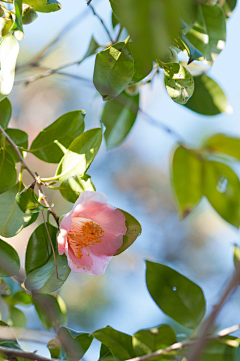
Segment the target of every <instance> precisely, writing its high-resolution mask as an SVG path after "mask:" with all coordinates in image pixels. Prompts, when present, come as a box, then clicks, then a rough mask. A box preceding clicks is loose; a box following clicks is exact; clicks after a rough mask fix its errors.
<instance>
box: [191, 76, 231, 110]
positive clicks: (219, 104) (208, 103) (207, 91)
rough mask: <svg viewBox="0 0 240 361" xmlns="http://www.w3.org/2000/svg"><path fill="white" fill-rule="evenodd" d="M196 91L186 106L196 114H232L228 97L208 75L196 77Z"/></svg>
mask: <svg viewBox="0 0 240 361" xmlns="http://www.w3.org/2000/svg"><path fill="white" fill-rule="evenodd" d="M194 83H195V90H194V93H193V95H192V97H191V98H190V99H189V101H188V102H187V104H185V106H186V107H187V108H188V109H191V110H193V111H194V112H196V113H199V114H203V115H217V114H220V113H223V112H226V113H230V112H231V110H232V108H231V106H230V105H229V103H228V101H227V98H226V95H225V94H224V92H223V91H222V89H221V88H220V86H219V85H218V84H217V83H216V82H215V81H214V80H213V79H211V78H210V77H209V76H207V75H206V74H202V75H199V76H195V77H194Z"/></svg>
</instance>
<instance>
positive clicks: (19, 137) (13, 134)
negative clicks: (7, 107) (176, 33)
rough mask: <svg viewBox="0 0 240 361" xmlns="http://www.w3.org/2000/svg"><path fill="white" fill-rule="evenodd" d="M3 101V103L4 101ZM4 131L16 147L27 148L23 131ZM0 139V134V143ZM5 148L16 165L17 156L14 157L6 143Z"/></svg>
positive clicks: (11, 149)
mask: <svg viewBox="0 0 240 361" xmlns="http://www.w3.org/2000/svg"><path fill="white" fill-rule="evenodd" d="M5 99H6V98H5ZM5 99H4V100H3V101H5ZM3 101H2V102H3ZM2 102H1V103H2ZM1 103H0V104H1ZM5 131H6V133H7V134H8V135H9V137H10V138H11V139H12V141H13V142H14V143H15V144H16V145H17V146H18V147H22V148H24V149H27V148H28V134H27V133H25V132H24V131H23V130H20V129H13V128H8V129H6V130H5ZM1 139H2V135H1V134H0V141H1ZM5 148H6V150H7V151H8V153H9V154H10V155H11V157H12V159H13V160H14V162H16V163H17V162H19V158H18V156H17V155H16V153H15V152H14V150H13V148H12V147H11V145H10V144H9V143H8V142H5ZM20 153H21V154H22V155H23V153H22V151H20Z"/></svg>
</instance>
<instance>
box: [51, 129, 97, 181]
mask: <svg viewBox="0 0 240 361" xmlns="http://www.w3.org/2000/svg"><path fill="white" fill-rule="evenodd" d="M101 142H102V129H101V128H95V129H90V130H88V131H86V132H85V133H83V134H81V135H80V136H79V137H77V138H76V139H75V140H74V141H73V142H72V143H71V144H70V146H69V148H68V150H67V152H66V154H65V155H64V157H63V158H62V161H61V163H60V164H59V166H58V169H57V172H56V176H59V182H63V181H65V180H66V179H68V178H69V177H71V176H74V175H78V176H82V175H84V173H85V172H86V171H87V170H88V168H89V166H90V164H91V163H92V161H93V159H94V158H95V156H96V154H97V152H98V150H99V147H100V145H101Z"/></svg>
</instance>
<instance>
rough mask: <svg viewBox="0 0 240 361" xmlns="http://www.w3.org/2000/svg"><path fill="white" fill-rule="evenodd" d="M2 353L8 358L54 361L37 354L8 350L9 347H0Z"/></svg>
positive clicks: (13, 349)
mask: <svg viewBox="0 0 240 361" xmlns="http://www.w3.org/2000/svg"><path fill="white" fill-rule="evenodd" d="M0 352H1V353H3V354H4V355H6V356H11V357H12V356H15V357H21V358H26V359H28V360H38V361H52V359H49V358H47V357H43V356H40V355H37V354H36V353H35V352H25V351H21V350H18V349H15V348H8V347H3V346H0ZM54 360H55V361H60V360H58V359H54Z"/></svg>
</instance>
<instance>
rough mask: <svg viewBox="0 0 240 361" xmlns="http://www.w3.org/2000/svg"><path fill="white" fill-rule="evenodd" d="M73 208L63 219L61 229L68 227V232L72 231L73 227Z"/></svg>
mask: <svg viewBox="0 0 240 361" xmlns="http://www.w3.org/2000/svg"><path fill="white" fill-rule="evenodd" d="M71 216H72V210H71V212H68V213H66V214H65V215H64V217H63V219H62V220H61V224H60V229H62V228H63V229H66V230H67V231H68V232H70V231H71V228H72V217H71Z"/></svg>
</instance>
